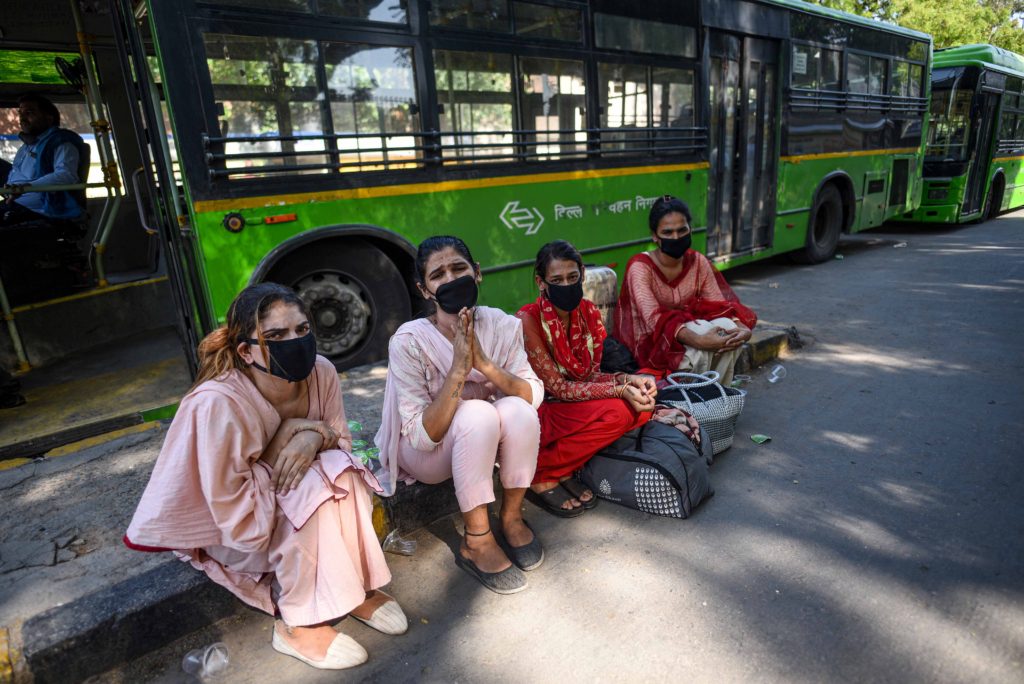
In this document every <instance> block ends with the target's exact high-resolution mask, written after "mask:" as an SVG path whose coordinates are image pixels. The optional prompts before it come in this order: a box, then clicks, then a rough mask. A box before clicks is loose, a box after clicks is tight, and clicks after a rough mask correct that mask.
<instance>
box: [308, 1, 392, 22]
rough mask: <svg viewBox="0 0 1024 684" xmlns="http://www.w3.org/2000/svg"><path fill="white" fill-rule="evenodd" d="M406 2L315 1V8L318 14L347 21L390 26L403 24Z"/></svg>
mask: <svg viewBox="0 0 1024 684" xmlns="http://www.w3.org/2000/svg"><path fill="white" fill-rule="evenodd" d="M405 5H406V0H370V1H369V2H365V1H364V2H352V0H317V3H316V6H317V10H318V11H319V12H320V14H328V15H331V16H335V17H347V18H349V19H367V20H369V21H385V22H388V23H392V24H404V23H405V22H406V14H405Z"/></svg>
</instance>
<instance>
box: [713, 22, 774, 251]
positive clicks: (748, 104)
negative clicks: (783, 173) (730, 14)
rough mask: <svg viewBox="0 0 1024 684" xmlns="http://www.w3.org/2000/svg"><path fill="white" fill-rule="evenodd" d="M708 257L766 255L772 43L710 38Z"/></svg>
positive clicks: (771, 168) (729, 36) (770, 217)
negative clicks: (762, 252) (754, 252)
mask: <svg viewBox="0 0 1024 684" xmlns="http://www.w3.org/2000/svg"><path fill="white" fill-rule="evenodd" d="M710 49H711V55H710V56H711V64H710V81H709V83H710V107H711V112H710V115H711V116H710V126H709V142H710V150H711V151H710V159H709V161H710V165H711V168H710V173H709V180H708V224H707V226H708V233H707V245H708V246H707V254H708V256H709V257H715V256H720V257H724V256H727V255H730V254H738V253H743V252H749V251H752V250H754V249H756V248H758V247H767V246H768V245H769V244H770V242H771V236H772V221H773V220H774V217H775V184H776V168H777V166H778V153H777V145H776V138H775V136H776V129H777V126H776V123H777V121H776V113H775V110H776V91H777V83H778V64H779V58H778V55H779V49H778V43H777V42H776V41H772V40H765V39H761V38H751V37H749V36H747V37H744V36H737V35H733V34H728V33H720V32H715V33H712V34H711V45H710Z"/></svg>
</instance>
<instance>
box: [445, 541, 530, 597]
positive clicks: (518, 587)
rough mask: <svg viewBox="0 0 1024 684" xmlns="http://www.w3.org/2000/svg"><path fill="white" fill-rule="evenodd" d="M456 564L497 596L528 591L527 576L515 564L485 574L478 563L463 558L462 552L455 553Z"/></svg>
mask: <svg viewBox="0 0 1024 684" xmlns="http://www.w3.org/2000/svg"><path fill="white" fill-rule="evenodd" d="M455 564H456V565H458V566H459V567H460V568H462V569H463V570H465V571H466V572H467V573H469V574H470V575H472V576H473V577H475V578H476V579H477V580H479V582H480V584H482V585H484V586H485V587H487V588H488V589H490V590H491V591H493V592H494V593H495V594H515V593H518V592H520V591H522V590H523V589H526V575H524V574H523V572H522V570H520V569H519V568H517V567H516V566H515V565H514V564H513V565H510V566H508V567H507V568H505V569H504V570H502V571H501V572H484V571H483V570H481V569H480V568H478V567H477V566H476V563H474V562H473V561H471V560H469V559H468V558H466V557H465V556H463V555H462V552H461V551H456V552H455Z"/></svg>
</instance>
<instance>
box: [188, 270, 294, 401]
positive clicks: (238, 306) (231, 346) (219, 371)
mask: <svg viewBox="0 0 1024 684" xmlns="http://www.w3.org/2000/svg"><path fill="white" fill-rule="evenodd" d="M278 302H284V303H285V304H291V305H293V306H297V307H298V308H299V311H301V312H302V314H303V315H304V316H307V317H308V316H309V311H308V310H307V309H306V303H305V302H304V301H302V299H300V298H299V296H298V295H297V294H295V292H294V291H293V290H292V289H291V288H289V287H285V286H284V285H278V284H277V283H260V284H258V285H250V286H249V287H247V288H245V289H244V290H242V291H241V292H239V293H238V296H237V297H235V301H233V302H231V306H229V307H228V314H227V316H226V318H225V321H224V325H222V326H221V327H219V328H217V329H216V330H214V331H213V332H212V333H210V334H209V335H207V336H206V337H204V338H203V341H202V342H200V343H199V372H198V373H197V374H196V382H195V385H193V386H196V385H200V384H202V383H204V382H206V381H207V380H211V379H213V378H219V377H221V376H222V375H224V374H225V373H227V372H228V371H230V370H231V369H232V368H237V369H239V370H241V369H242V368H245V362H244V361H242V359H241V357H240V356H238V352H237V351H236V350H237V348H238V344H239V343H240V342H244V341H245V340H247V339H251V338H252V337H255V338H256V339H257V340H259V343H260V349H262V350H263V353H264V354H265V355H267V356H269V354H268V353H267V348H266V343H265V342H264V340H263V332H262V331H261V330H260V321H262V320H263V319H264V318H265V317H266V315H267V312H268V311H270V307H272V306H273V305H274V304H277V303H278ZM254 332H255V333H256V334H255V335H253V333H254Z"/></svg>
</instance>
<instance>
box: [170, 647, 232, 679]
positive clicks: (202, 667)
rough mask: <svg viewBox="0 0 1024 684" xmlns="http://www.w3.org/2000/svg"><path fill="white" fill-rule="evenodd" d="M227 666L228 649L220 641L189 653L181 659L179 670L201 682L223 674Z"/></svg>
mask: <svg viewBox="0 0 1024 684" xmlns="http://www.w3.org/2000/svg"><path fill="white" fill-rule="evenodd" d="M229 664H230V660H229V658H228V647H227V646H226V645H225V644H224V643H222V642H220V641H218V642H217V643H214V644H210V645H209V646H207V647H205V648H197V649H195V650H194V651H189V652H188V653H186V654H185V657H184V658H182V659H181V669H182V670H184V671H185V673H186V674H190V675H192V676H194V677H198V678H199V679H201V680H206V679H209V678H213V677H217V676H218V675H221V674H223V673H224V672H225V671H226V670H227V669H228V665H229Z"/></svg>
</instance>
